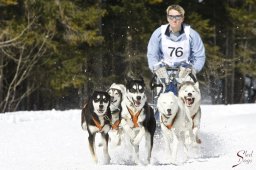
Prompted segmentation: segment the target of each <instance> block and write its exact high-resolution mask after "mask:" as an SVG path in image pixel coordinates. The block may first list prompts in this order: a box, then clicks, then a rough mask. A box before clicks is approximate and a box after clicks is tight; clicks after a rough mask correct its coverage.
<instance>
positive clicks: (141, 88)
mask: <svg viewBox="0 0 256 170" xmlns="http://www.w3.org/2000/svg"><path fill="white" fill-rule="evenodd" d="M143 91H144V88H143V87H142V86H141V85H139V92H140V93H143Z"/></svg>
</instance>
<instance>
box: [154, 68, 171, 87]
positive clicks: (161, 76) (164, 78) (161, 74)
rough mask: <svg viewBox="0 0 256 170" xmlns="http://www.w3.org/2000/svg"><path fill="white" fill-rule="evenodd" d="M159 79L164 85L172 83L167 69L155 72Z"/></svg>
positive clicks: (159, 69)
mask: <svg viewBox="0 0 256 170" xmlns="http://www.w3.org/2000/svg"><path fill="white" fill-rule="evenodd" d="M154 73H155V74H156V75H157V77H158V78H159V79H160V81H161V82H162V83H165V84H168V83H169V82H170V80H169V76H168V73H167V70H166V68H165V67H159V68H158V69H157V70H155V71H154Z"/></svg>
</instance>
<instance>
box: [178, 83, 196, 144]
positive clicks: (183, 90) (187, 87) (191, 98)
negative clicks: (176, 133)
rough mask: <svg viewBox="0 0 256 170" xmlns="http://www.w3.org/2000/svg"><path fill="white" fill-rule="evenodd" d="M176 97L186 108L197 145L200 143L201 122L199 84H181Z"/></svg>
mask: <svg viewBox="0 0 256 170" xmlns="http://www.w3.org/2000/svg"><path fill="white" fill-rule="evenodd" d="M178 96H179V98H180V99H182V101H183V102H184V104H185V106H186V108H187V109H188V110H189V113H190V116H191V119H192V122H193V126H192V129H193V133H194V135H195V137H196V138H195V140H196V142H197V143H201V140H200V139H199V129H200V120H201V108H200V104H201V93H200V89H199V83H198V82H196V83H193V82H183V83H182V84H181V85H180V88H179V92H178Z"/></svg>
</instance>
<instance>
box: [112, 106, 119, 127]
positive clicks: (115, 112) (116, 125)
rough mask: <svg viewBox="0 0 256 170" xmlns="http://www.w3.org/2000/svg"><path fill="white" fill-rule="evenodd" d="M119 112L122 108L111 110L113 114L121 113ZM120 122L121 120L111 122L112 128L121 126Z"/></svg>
mask: <svg viewBox="0 0 256 170" xmlns="http://www.w3.org/2000/svg"><path fill="white" fill-rule="evenodd" d="M119 113H120V109H116V110H114V111H113V112H111V114H119ZM110 123H111V121H110ZM120 123H121V121H120V120H117V121H115V123H114V124H111V127H112V129H115V130H117V129H118V128H119V124H120Z"/></svg>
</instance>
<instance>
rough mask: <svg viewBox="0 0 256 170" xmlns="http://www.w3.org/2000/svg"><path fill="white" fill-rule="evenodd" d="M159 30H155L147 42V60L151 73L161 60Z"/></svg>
mask: <svg viewBox="0 0 256 170" xmlns="http://www.w3.org/2000/svg"><path fill="white" fill-rule="evenodd" d="M160 42H161V28H160V27H159V28H157V29H156V30H155V31H154V32H153V34H152V35H151V38H150V40H149V42H148V48H147V58H148V66H149V69H150V70H151V71H152V72H153V70H154V66H155V65H156V64H157V63H158V62H159V61H160V58H161V44H160Z"/></svg>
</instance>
